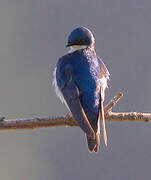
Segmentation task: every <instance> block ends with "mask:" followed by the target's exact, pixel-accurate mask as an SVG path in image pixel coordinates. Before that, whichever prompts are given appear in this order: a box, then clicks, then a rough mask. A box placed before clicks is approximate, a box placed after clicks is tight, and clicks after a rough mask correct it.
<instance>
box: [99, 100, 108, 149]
mask: <svg viewBox="0 0 151 180" xmlns="http://www.w3.org/2000/svg"><path fill="white" fill-rule="evenodd" d="M100 99H101V98H100ZM100 120H101V122H102V131H103V138H104V143H105V145H106V146H107V133H106V127H105V118H104V107H103V101H102V100H100V113H99V121H100Z"/></svg>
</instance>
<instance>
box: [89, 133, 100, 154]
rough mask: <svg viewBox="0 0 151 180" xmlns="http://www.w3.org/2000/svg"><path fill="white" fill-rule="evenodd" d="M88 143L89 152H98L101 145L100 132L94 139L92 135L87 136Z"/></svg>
mask: <svg viewBox="0 0 151 180" xmlns="http://www.w3.org/2000/svg"><path fill="white" fill-rule="evenodd" d="M87 143H88V149H89V152H95V153H97V152H98V151H99V146H100V135H99V133H98V132H97V133H96V135H95V139H92V138H91V137H90V136H87Z"/></svg>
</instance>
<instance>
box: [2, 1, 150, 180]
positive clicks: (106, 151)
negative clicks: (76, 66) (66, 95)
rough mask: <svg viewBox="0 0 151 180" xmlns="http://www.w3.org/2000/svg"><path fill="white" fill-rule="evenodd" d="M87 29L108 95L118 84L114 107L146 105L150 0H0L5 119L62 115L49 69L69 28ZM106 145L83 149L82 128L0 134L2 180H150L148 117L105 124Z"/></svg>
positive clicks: (128, 108)
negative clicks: (105, 76)
mask: <svg viewBox="0 0 151 180" xmlns="http://www.w3.org/2000/svg"><path fill="white" fill-rule="evenodd" d="M81 25H82V26H86V27H88V28H89V29H91V30H92V31H93V33H94V35H95V38H96V51H97V54H98V55H99V56H101V58H102V59H103V61H104V62H105V64H106V66H107V67H108V69H109V71H110V74H111V80H110V82H109V88H108V90H107V94H106V101H107V100H109V99H110V98H112V97H113V96H114V95H115V93H116V92H117V91H119V90H121V91H123V93H124V97H123V99H122V100H121V101H120V102H119V104H118V105H116V107H115V108H114V111H142V112H150V111H151V83H150V81H151V71H150V68H151V34H150V33H151V1H150V0H126V1H125V0H114V1H112V0H109V1H106V0H93V1H88V0H83V1H81V0H76V1H71V0H62V1H61V0H43V1H42V0H1V1H0V114H1V115H3V116H6V117H7V118H19V117H34V116H41V117H46V116H61V115H64V114H65V113H66V112H67V109H66V107H65V106H64V105H63V104H61V102H60V101H59V99H57V98H56V96H55V93H54V90H53V87H52V85H51V84H52V79H53V70H54V68H55V66H56V63H57V60H58V58H59V57H60V56H62V55H64V54H65V53H66V52H67V49H66V48H65V45H66V42H67V37H68V35H69V33H70V32H71V31H72V30H73V29H74V28H76V27H77V26H81ZM107 131H108V136H109V139H108V147H107V148H106V147H105V146H104V144H102V145H101V149H100V152H99V153H98V154H97V155H96V154H89V153H88V150H87V144H86V141H85V137H84V134H83V132H82V131H81V129H80V128H72V127H68V128H65V127H56V128H55V127H54V128H47V129H46V128H44V129H37V130H34V131H32V130H14V131H1V132H0V177H1V179H3V180H59V179H61V180H67V179H72V180H77V179H87V180H92V179H102V180H104V179H106V180H113V179H115V180H134V179H137V180H142V179H143V180H148V179H150V174H151V173H150V172H151V171H150V166H151V123H142V122H135V123H132V122H124V123H121V122H107Z"/></svg>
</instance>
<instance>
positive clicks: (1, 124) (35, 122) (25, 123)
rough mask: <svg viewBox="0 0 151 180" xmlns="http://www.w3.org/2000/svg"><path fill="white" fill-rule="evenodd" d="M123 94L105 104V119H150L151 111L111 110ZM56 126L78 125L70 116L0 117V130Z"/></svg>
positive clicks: (145, 120)
mask: <svg viewBox="0 0 151 180" xmlns="http://www.w3.org/2000/svg"><path fill="white" fill-rule="evenodd" d="M122 96H123V94H122V93H121V92H120V93H117V94H116V95H115V96H114V98H113V99H111V100H110V102H109V103H108V104H107V105H106V106H105V119H106V120H108V121H132V122H135V121H144V122H149V121H151V113H141V112H112V111H111V110H112V108H113V107H114V106H115V104H116V103H117V102H118V101H119V100H120V99H121V97H122ZM56 126H78V124H77V123H76V121H75V120H74V119H73V118H72V117H70V118H66V117H55V118H52V117H46V118H40V117H37V118H23V119H5V117H0V130H11V129H12V130H14V129H35V128H43V127H56Z"/></svg>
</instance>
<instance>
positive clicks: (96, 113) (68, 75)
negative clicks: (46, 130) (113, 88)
mask: <svg viewBox="0 0 151 180" xmlns="http://www.w3.org/2000/svg"><path fill="white" fill-rule="evenodd" d="M66 47H69V48H70V49H69V51H68V53H67V54H66V55H64V56H62V57H61V58H59V61H58V64H57V67H56V68H55V71H54V81H53V85H54V87H55V91H56V94H57V96H58V97H59V98H60V99H61V101H62V102H64V103H65V104H66V106H67V107H68V109H69V110H70V112H71V114H72V115H73V117H74V118H75V120H76V121H77V123H78V125H79V126H80V127H81V129H82V130H83V131H84V133H85V134H86V137H87V143H88V149H89V151H90V152H98V150H99V145H100V126H102V132H103V137H104V142H105V144H106V145H107V133H106V128H105V119H104V107H103V101H104V97H105V89H106V88H107V81H108V79H109V72H108V70H107V68H106V66H105V65H104V63H103V62H102V60H101V58H100V57H98V56H97V55H96V53H95V49H94V48H95V40H94V36H93V34H92V32H91V31H90V30H89V29H87V28H85V27H78V28H76V29H74V30H73V31H72V32H71V33H70V35H69V37H68V43H67V45H66ZM100 122H101V123H100Z"/></svg>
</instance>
